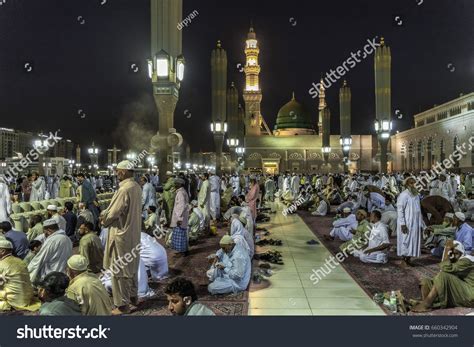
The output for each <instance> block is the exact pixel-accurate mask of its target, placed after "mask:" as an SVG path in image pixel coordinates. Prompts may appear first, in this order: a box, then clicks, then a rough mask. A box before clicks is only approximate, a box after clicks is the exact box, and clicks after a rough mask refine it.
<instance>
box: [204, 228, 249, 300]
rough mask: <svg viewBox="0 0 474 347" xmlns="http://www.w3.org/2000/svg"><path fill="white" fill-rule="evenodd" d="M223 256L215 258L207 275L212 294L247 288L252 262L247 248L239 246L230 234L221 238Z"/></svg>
mask: <svg viewBox="0 0 474 347" xmlns="http://www.w3.org/2000/svg"><path fill="white" fill-rule="evenodd" d="M220 246H221V250H219V251H218V253H217V254H219V252H220V251H222V253H221V257H220V259H221V260H220V261H219V257H216V258H215V259H214V262H213V264H212V266H211V269H210V270H209V271H208V272H207V276H208V278H209V280H210V282H211V283H209V286H208V287H207V289H208V290H209V293H211V294H228V293H237V292H240V291H243V290H245V289H246V288H247V286H248V284H249V281H250V274H251V263H250V258H249V256H248V253H247V251H246V250H245V249H243V248H241V247H239V246H237V245H236V244H235V243H234V240H233V239H232V237H230V236H229V235H224V237H222V239H221V240H220Z"/></svg>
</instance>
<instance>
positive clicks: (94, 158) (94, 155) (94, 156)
mask: <svg viewBox="0 0 474 347" xmlns="http://www.w3.org/2000/svg"><path fill="white" fill-rule="evenodd" d="M87 152H88V153H89V156H90V157H91V165H92V167H93V168H94V169H95V168H96V166H97V168H98V167H99V162H98V159H99V149H98V148H97V147H96V146H95V144H94V142H92V147H90V148H89V149H88V150H87ZM90 168H91V167H90V166H89V169H90Z"/></svg>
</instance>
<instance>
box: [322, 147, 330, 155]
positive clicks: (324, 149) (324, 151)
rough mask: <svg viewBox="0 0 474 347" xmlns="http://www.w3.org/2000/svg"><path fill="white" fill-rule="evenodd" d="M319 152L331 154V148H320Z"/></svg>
mask: <svg viewBox="0 0 474 347" xmlns="http://www.w3.org/2000/svg"><path fill="white" fill-rule="evenodd" d="M321 151H322V152H323V153H324V154H328V153H331V147H323V148H321Z"/></svg>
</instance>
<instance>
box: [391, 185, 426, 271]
mask: <svg viewBox="0 0 474 347" xmlns="http://www.w3.org/2000/svg"><path fill="white" fill-rule="evenodd" d="M415 184H416V180H415V179H414V178H413V177H409V178H407V179H406V180H405V184H404V185H405V187H406V189H405V190H404V191H403V192H402V193H401V194H400V195H399V197H398V199H397V212H398V221H397V254H398V256H399V257H402V266H407V265H412V264H411V262H410V260H411V257H419V256H420V248H421V236H422V232H423V229H424V228H425V223H424V222H423V216H422V214H421V206H420V196H419V195H418V191H417V190H416V188H415Z"/></svg>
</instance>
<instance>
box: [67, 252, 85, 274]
mask: <svg viewBox="0 0 474 347" xmlns="http://www.w3.org/2000/svg"><path fill="white" fill-rule="evenodd" d="M67 266H68V267H69V268H70V269H71V270H76V271H86V270H87V267H88V266H89V261H88V260H87V258H86V257H84V256H83V255H80V254H75V255H73V256H71V257H70V258H69V259H68V261H67Z"/></svg>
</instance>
